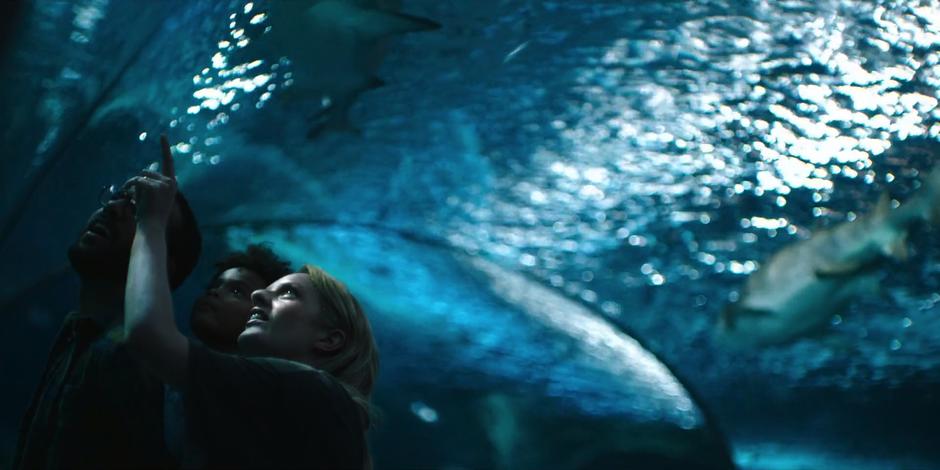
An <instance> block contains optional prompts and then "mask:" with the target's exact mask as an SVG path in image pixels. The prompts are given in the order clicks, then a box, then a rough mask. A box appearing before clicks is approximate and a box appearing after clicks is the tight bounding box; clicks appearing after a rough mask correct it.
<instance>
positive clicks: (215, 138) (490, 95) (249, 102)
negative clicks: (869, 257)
mask: <svg viewBox="0 0 940 470" xmlns="http://www.w3.org/2000/svg"><path fill="white" fill-rule="evenodd" d="M10 5H12V6H10V7H5V8H8V9H9V11H8V13H9V14H8V15H6V16H5V18H8V19H7V20H4V21H5V23H4V28H3V29H4V31H6V32H5V35H3V36H0V41H4V42H3V43H0V59H2V62H0V74H2V77H3V82H2V83H3V85H2V87H0V110H2V112H3V114H2V116H3V119H4V125H3V126H2V129H0V149H2V150H0V152H2V154H0V155H2V159H3V168H4V171H3V172H2V173H0V178H2V181H0V182H2V183H3V186H4V189H3V192H2V194H3V199H2V201H0V216H2V219H0V220H2V226H0V230H2V231H0V251H2V253H3V254H4V259H5V261H4V263H3V264H2V268H0V269H2V276H3V280H4V281H5V282H4V283H3V285H2V287H0V300H2V301H3V303H4V306H5V308H4V310H5V313H4V315H5V319H6V320H7V323H8V326H7V328H4V329H3V332H2V335H3V336H2V338H3V341H2V344H3V352H2V357H4V358H5V359H4V360H3V361H2V365H0V372H2V376H3V377H4V381H5V383H6V384H8V387H7V389H6V390H5V391H4V392H3V396H4V402H5V403H7V406H4V407H3V408H2V409H0V457H3V458H2V459H0V464H3V463H4V462H5V461H6V460H8V459H9V456H10V454H11V453H12V449H13V447H14V445H15V441H16V432H17V426H18V424H17V423H18V419H19V417H20V415H21V414H22V412H23V410H24V409H25V407H26V404H27V400H28V398H29V396H30V395H29V394H30V393H31V391H32V389H33V387H34V386H35V383H36V381H37V379H38V375H39V373H40V371H41V367H42V364H43V361H44V358H45V354H46V353H47V351H48V347H49V343H50V342H51V338H52V336H53V335H54V333H55V331H56V327H57V326H58V322H59V320H60V319H61V316H62V315H63V314H64V313H65V312H66V311H68V309H70V308H72V307H73V306H74V303H75V298H76V297H75V294H76V291H77V289H76V284H75V280H74V279H73V276H71V275H70V274H69V271H68V269H67V264H66V258H65V251H66V247H67V246H68V244H69V243H70V242H71V241H72V240H73V238H74V237H75V235H77V233H78V231H79V229H80V227H82V225H83V224H84V222H85V219H86V217H87V214H88V213H89V212H90V211H91V210H92V209H93V208H94V207H95V204H96V195H97V194H98V193H99V191H100V189H101V187H102V186H107V185H111V184H120V182H121V181H123V180H124V179H125V178H127V177H128V176H130V175H131V174H133V173H134V172H136V171H138V170H139V169H140V168H142V167H144V166H146V165H148V164H150V163H152V162H154V161H156V160H157V148H156V147H157V137H158V136H159V134H160V133H161V132H166V133H167V134H168V135H169V137H170V139H171V141H172V143H173V148H174V152H175V154H176V157H177V165H176V167H177V172H178V175H179V180H180V188H181V190H182V191H183V192H184V193H185V194H186V195H187V197H188V198H189V200H190V201H191V203H192V204H193V206H194V209H195V211H196V213H197V216H198V218H199V220H200V223H201V225H202V229H203V235H204V238H205V240H206V249H205V250H204V255H203V260H202V262H201V264H200V268H199V269H197V271H196V272H195V273H194V274H193V276H192V279H191V280H190V281H188V282H187V284H186V285H185V286H184V288H183V289H182V290H181V291H180V292H178V293H177V295H176V300H177V311H178V312H180V313H179V315H181V316H182V315H184V312H185V311H186V309H187V308H188V305H189V303H191V301H192V298H193V297H194V296H195V294H196V293H197V292H198V291H199V290H200V289H201V288H202V284H201V281H200V279H205V278H207V276H208V275H209V274H210V272H211V261H212V259H213V257H218V256H220V255H221V254H222V253H224V252H225V251H226V250H228V249H237V248H239V247H240V246H242V245H243V244H245V243H247V242H251V241H269V242H271V243H272V244H273V247H274V249H275V250H276V251H278V252H279V253H281V254H283V255H284V256H286V257H289V258H290V259H291V260H292V261H293V262H294V263H300V262H306V261H312V262H316V263H319V264H322V265H323V266H324V267H326V268H327V269H328V270H329V271H331V272H333V273H335V274H337V276H338V277H340V278H341V279H343V280H345V281H346V282H348V283H349V285H350V287H351V288H352V289H353V291H354V292H356V293H357V295H359V296H360V297H361V298H362V299H363V301H364V303H365V304H366V305H367V307H368V309H369V311H370V314H372V315H373V317H372V318H373V322H374V323H375V325H376V327H375V328H376V334H377V337H378V340H379V346H380V349H381V351H382V361H383V366H382V369H381V372H380V382H379V386H378V390H377V392H376V398H375V399H376V402H377V403H378V404H379V406H380V407H381V408H382V409H383V412H384V413H385V414H386V419H385V422H384V423H383V424H382V425H381V426H380V427H379V428H378V429H377V430H376V431H374V432H373V435H372V439H373V440H372V447H373V450H374V455H375V460H376V467H377V468H401V467H414V466H420V467H433V468H481V467H483V468H527V467H528V468H540V467H542V468H544V465H545V464H546V462H553V463H556V464H558V467H559V468H584V467H616V468H631V467H630V466H629V465H625V464H624V462H623V461H619V460H617V459H616V456H618V455H624V453H629V452H634V451H636V452H640V451H642V452H653V453H657V454H664V455H678V456H684V457H689V458H695V456H698V457H700V458H701V459H702V460H701V461H702V462H724V461H725V460H723V459H725V458H726V457H728V456H730V457H728V458H730V459H731V460H733V461H734V464H735V465H736V466H737V467H739V468H742V469H755V470H758V469H759V470H765V469H766V470H770V469H774V470H777V469H780V470H783V469H823V468H825V469H840V468H845V469H867V468H872V469H929V468H940V449H938V448H937V446H936V442H938V439H940V431H938V426H937V420H938V419H940V402H938V392H940V368H938V367H940V307H937V303H938V302H940V278H938V273H940V250H938V248H937V247H938V242H940V239H938V235H937V229H936V228H935V227H932V226H931V224H929V223H918V224H914V225H913V226H912V227H911V229H910V233H909V234H908V236H907V239H906V240H905V241H904V242H905V246H906V247H907V249H906V251H907V256H906V257H904V259H891V260H887V261H884V262H883V263H881V264H880V265H879V266H878V268H877V269H876V270H875V271H874V275H875V277H876V281H877V282H876V284H878V285H879V286H880V287H879V288H878V289H874V288H872V289H870V290H871V292H870V293H868V292H858V293H857V295H853V296H852V299H851V300H852V301H851V302H849V303H848V304H847V305H845V306H844V308H839V309H837V310H833V311H832V312H828V313H831V315H828V313H827V318H828V320H827V321H826V323H827V325H825V326H824V327H823V328H820V329H818V331H814V332H813V334H807V335H801V336H799V337H797V338H795V339H793V340H791V341H787V342H784V343H782V344H774V345H764V346H760V347H754V348H747V349H743V350H735V349H730V348H727V347H724V346H723V345H722V344H721V343H720V342H718V341H716V339H715V332H716V330H717V324H718V319H719V317H720V316H721V312H722V310H723V309H724V308H725V306H726V305H728V304H729V303H730V302H733V301H735V300H739V299H740V298H741V297H742V296H743V295H744V285H745V283H746V282H747V279H748V278H749V276H753V275H755V274H756V273H758V272H760V269H761V268H762V267H766V266H767V265H768V264H769V263H768V261H769V260H770V259H771V257H772V256H773V255H774V254H775V253H778V252H779V251H780V250H781V249H783V248H784V247H787V246H791V245H792V244H793V243H796V242H799V241H802V240H808V239H810V238H811V237H812V236H813V235H818V234H819V233H822V232H823V231H824V230H825V229H827V228H833V227H837V226H840V225H841V224H846V223H850V222H852V221H855V220H857V219H859V218H861V217H864V215H865V214H869V213H872V212H873V211H875V210H876V206H877V204H878V201H879V198H880V197H882V194H887V195H888V197H889V199H890V200H893V201H895V202H896V203H898V204H900V203H903V201H905V200H907V199H909V198H910V197H911V196H912V195H913V194H916V193H917V191H918V190H919V189H921V188H922V187H923V186H924V184H923V183H922V181H924V176H925V175H926V174H927V173H928V171H929V170H930V169H931V168H933V167H934V166H936V165H937V164H938V163H940V144H938V139H940V121H938V118H940V110H938V107H937V105H938V96H937V89H938V86H940V2H937V1H919V0H908V1H900V0H896V1H889V0H880V1H860V0H859V1H849V0H841V1H839V0H818V1H810V0H805V1H801V0H781V1H773V0H764V1H758V0H743V1H732V0H727V1H718V0H716V1H707V0H698V1H659V2H654V1H639V0H636V1H613V0H597V1H534V0H529V1H515V2H510V1H497V0H486V1H464V0H459V1H449V2H439V1H431V0H404V1H401V2H384V1H378V0H376V1H361V2H343V1H317V0H310V1H300V0H297V1H293V0H266V1H261V0H259V1H254V2H249V1H245V0H237V1H210V0H190V1H176V0H165V1H160V2H139V1H132V0H73V1H65V0H33V1H24V2H13V3H11V4H10ZM349 5H358V6H359V7H361V9H362V10H363V11H366V13H363V11H360V10H355V9H349V8H350V7H349ZM314 7H317V8H320V9H319V10H317V11H318V12H319V13H322V14H321V15H310V16H309V17H308V16H303V15H296V14H292V12H293V11H294V10H291V9H292V8H302V9H307V8H314ZM279 8H280V10H278V9H279ZM330 8H332V9H330ZM301 11H306V10H301ZM374 11H378V12H384V13H386V14H388V12H390V11H397V12H405V13H407V14H409V15H413V16H414V17H417V18H422V19H426V20H428V21H431V22H434V23H436V24H437V25H439V27H436V28H435V27H431V26H428V27H426V28H417V29H414V30H412V31H408V32H406V30H407V29H408V28H407V27H404V26H402V27H401V29H395V28H396V27H397V26H396V23H393V22H391V20H389V19H388V17H386V16H381V15H379V16H370V15H369V14H367V13H368V12H374ZM278 12H280V13H278ZM304 18H307V19H306V20H305V19H304ZM309 18H313V19H309ZM305 21H306V22H305ZM383 28H384V29H383ZM895 205H897V204H895ZM179 323H180V324H181V325H184V324H187V322H186V321H182V320H181V321H180V322H179ZM642 452H641V453H642ZM643 455H646V454H643ZM690 456H691V457H690ZM605 459H613V460H605ZM715 465H716V466H720V464H718V463H715Z"/></svg>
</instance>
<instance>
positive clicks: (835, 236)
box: [717, 167, 940, 347]
mask: <svg viewBox="0 0 940 470" xmlns="http://www.w3.org/2000/svg"><path fill="white" fill-rule="evenodd" d="M922 183H923V184H922V186H921V188H920V189H919V190H918V191H917V192H916V193H915V194H914V195H913V196H911V197H910V198H909V199H908V200H907V201H906V202H904V203H903V204H901V205H900V206H898V207H897V208H892V204H891V201H890V198H888V196H887V195H886V194H885V195H882V197H881V199H880V200H879V202H878V204H877V207H876V208H875V210H874V211H873V212H872V213H870V214H866V215H863V216H861V217H859V218H858V219H856V220H854V221H851V222H845V223H842V224H839V225H837V226H835V227H833V228H830V229H826V230H821V231H819V232H817V233H815V234H813V236H811V237H810V238H809V239H807V240H803V241H800V242H797V243H794V244H792V245H789V246H787V247H785V248H784V249H782V250H780V251H779V252H777V253H776V254H775V255H773V256H772V257H771V258H770V260H768V261H767V262H766V263H765V264H764V266H762V267H761V268H760V269H759V270H758V271H757V272H755V273H754V274H752V275H751V277H750V278H748V280H747V283H746V284H745V286H744V289H743V292H741V294H740V296H739V300H738V301H737V302H733V303H731V304H729V305H727V306H726V307H725V309H724V310H723V311H722V313H721V315H720V318H719V321H718V331H717V338H718V340H719V342H720V343H721V344H722V345H724V346H727V347H749V346H763V345H770V344H779V343H785V342H788V341H792V340H794V339H796V338H799V337H801V336H805V335H807V334H810V333H812V332H814V331H818V330H820V329H822V328H823V327H824V326H825V325H826V324H827V323H828V322H829V321H830V319H831V318H832V317H833V315H836V314H838V313H840V312H841V311H842V310H844V309H845V308H846V307H847V306H848V305H849V304H850V303H851V302H852V301H853V300H854V299H856V298H857V297H859V296H862V295H865V294H868V293H872V292H877V290H878V284H879V281H880V279H881V277H882V276H883V275H884V269H883V268H884V264H885V262H886V261H888V260H889V259H897V260H904V259H906V258H907V256H908V249H907V236H908V232H909V230H910V228H911V226H912V225H913V224H915V223H917V222H919V221H927V222H936V221H937V220H938V217H940V210H938V203H940V167H937V168H934V169H933V170H932V171H931V172H930V174H928V175H927V177H926V178H925V179H924V180H923V182H922Z"/></svg>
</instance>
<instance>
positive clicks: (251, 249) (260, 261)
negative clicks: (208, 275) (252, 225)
mask: <svg viewBox="0 0 940 470" xmlns="http://www.w3.org/2000/svg"><path fill="white" fill-rule="evenodd" d="M232 268H245V269H247V270H249V271H252V272H254V273H255V274H257V275H258V276H259V277H261V279H262V280H263V281H264V282H265V283H267V284H271V283H272V282H274V281H276V280H278V279H280V278H282V277H284V276H286V275H288V274H291V273H293V272H294V271H293V270H292V269H291V268H290V265H289V264H287V261H284V260H283V259H281V258H280V257H278V256H277V254H275V253H274V251H273V250H271V248H270V247H269V246H268V244H265V243H252V244H251V245H248V246H247V247H246V248H245V249H244V250H242V251H236V252H234V253H230V254H229V255H228V256H226V257H224V258H222V259H220V260H219V261H217V262H216V263H215V274H213V275H212V279H215V278H217V277H219V275H220V274H222V273H223V272H225V271H226V270H229V269H232Z"/></svg>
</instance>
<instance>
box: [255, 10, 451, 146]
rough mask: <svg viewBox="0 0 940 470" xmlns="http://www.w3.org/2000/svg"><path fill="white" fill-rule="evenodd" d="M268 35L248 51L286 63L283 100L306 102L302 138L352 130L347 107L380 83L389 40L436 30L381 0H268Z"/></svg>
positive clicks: (427, 22)
mask: <svg viewBox="0 0 940 470" xmlns="http://www.w3.org/2000/svg"><path fill="white" fill-rule="evenodd" d="M268 16H269V24H270V26H271V29H270V31H269V32H268V33H267V34H264V35H262V36H260V37H258V38H257V39H256V40H255V43H256V46H255V48H254V49H250V50H251V51H253V52H256V51H258V50H259V49H260V51H261V52H262V54H264V55H267V56H269V57H275V58H276V57H281V56H283V57H286V58H288V59H289V60H290V63H291V67H292V68H291V74H292V82H293V84H292V86H290V87H289V88H287V89H286V90H285V92H284V93H283V97H284V98H286V99H288V100H293V101H300V102H302V103H304V104H305V105H306V104H309V103H315V105H314V106H313V108H314V109H312V110H310V109H308V110H306V111H305V114H306V116H305V118H307V119H308V121H309V125H310V129H309V132H308V138H314V137H316V136H317V135H319V134H321V133H323V132H326V131H355V128H354V126H353V125H352V124H351V123H350V120H349V108H350V107H351V106H352V105H353V104H354V103H355V100H356V99H357V98H358V97H359V95H361V94H362V93H364V92H366V91H369V90H372V89H375V88H378V87H380V86H382V85H383V84H384V81H383V80H381V79H380V78H379V77H378V69H379V66H380V65H381V63H382V60H383V59H384V56H385V52H386V47H387V43H388V40H389V39H390V38H392V37H394V36H397V35H400V34H404V33H409V32H417V31H430V30H434V29H438V28H440V25H439V24H438V23H435V22H434V21H431V20H429V19H425V18H420V17H417V16H412V15H407V14H404V13H400V12H397V11H394V10H392V5H390V4H389V2H383V1H381V0H322V1H317V0H309V1H304V0H272V1H271V3H270V8H269V11H268Z"/></svg>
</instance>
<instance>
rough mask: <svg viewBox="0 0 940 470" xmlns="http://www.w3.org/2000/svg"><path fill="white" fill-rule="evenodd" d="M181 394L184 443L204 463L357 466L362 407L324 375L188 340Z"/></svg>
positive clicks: (226, 465) (221, 465) (225, 465)
mask: <svg viewBox="0 0 940 470" xmlns="http://www.w3.org/2000/svg"><path fill="white" fill-rule="evenodd" d="M188 369H189V370H188V376H187V386H186V389H185V390H184V392H183V398H184V407H185V413H186V426H187V439H188V440H190V442H189V443H188V445H187V447H190V448H193V447H194V448H198V449H199V450H200V451H201V453H202V456H201V457H202V458H201V459H200V460H201V461H199V462H193V461H191V460H190V461H186V460H188V459H184V462H183V465H184V466H190V465H197V466H205V467H209V468H296V467H304V468H361V467H362V466H363V458H364V455H365V454H364V452H365V445H366V444H365V435H364V432H363V426H362V421H361V419H360V413H359V407H358V405H357V404H356V403H355V402H354V401H353V399H352V398H351V397H350V395H349V393H347V392H346V389H344V388H343V386H342V385H340V384H339V382H337V380H336V379H335V378H333V377H332V376H330V375H329V374H327V373H325V372H322V371H319V370H317V369H314V368H312V367H308V366H306V365H304V364H300V363H297V362H292V361H287V360H283V359H274V358H246V357H239V356H233V355H229V354H223V353H219V352H215V351H212V350H210V349H208V348H206V347H205V346H202V345H199V344H195V343H193V342H190V349H189V365H188Z"/></svg>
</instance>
